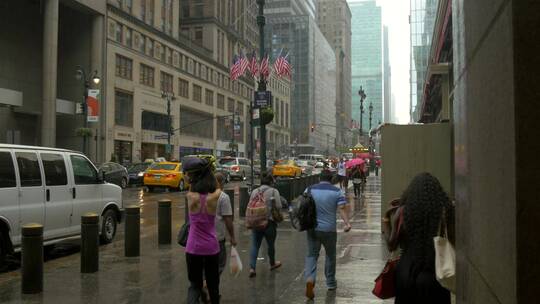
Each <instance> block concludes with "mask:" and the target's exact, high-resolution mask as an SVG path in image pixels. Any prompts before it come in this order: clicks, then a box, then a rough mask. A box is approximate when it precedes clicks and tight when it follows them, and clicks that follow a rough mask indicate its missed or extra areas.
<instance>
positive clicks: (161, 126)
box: [141, 111, 169, 132]
mask: <svg viewBox="0 0 540 304" xmlns="http://www.w3.org/2000/svg"><path fill="white" fill-rule="evenodd" d="M141 127H142V129H143V130H150V131H158V132H167V131H168V127H169V121H168V117H167V115H165V114H158V113H153V112H148V111H142V119H141Z"/></svg>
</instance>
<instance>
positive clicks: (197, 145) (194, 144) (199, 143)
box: [193, 141, 204, 147]
mask: <svg viewBox="0 0 540 304" xmlns="http://www.w3.org/2000/svg"><path fill="white" fill-rule="evenodd" d="M193 146H195V147H202V146H204V144H203V143H202V142H197V141H194V142H193Z"/></svg>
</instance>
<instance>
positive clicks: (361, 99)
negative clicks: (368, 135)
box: [358, 86, 367, 142]
mask: <svg viewBox="0 0 540 304" xmlns="http://www.w3.org/2000/svg"><path fill="white" fill-rule="evenodd" d="M358 95H360V135H359V136H358V142H360V141H361V140H362V133H363V132H364V131H363V130H362V129H363V127H364V126H363V121H362V118H363V116H364V100H365V99H366V97H367V96H366V93H365V92H364V89H363V88H362V86H360V90H359V91H358Z"/></svg>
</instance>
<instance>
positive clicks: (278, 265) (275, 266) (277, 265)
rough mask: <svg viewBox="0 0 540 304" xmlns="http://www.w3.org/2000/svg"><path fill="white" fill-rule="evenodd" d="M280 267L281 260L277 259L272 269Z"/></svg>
mask: <svg viewBox="0 0 540 304" xmlns="http://www.w3.org/2000/svg"><path fill="white" fill-rule="evenodd" d="M279 267H281V262H280V261H277V262H275V263H274V265H272V266H270V270H275V269H278V268H279Z"/></svg>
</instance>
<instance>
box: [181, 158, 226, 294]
mask: <svg viewBox="0 0 540 304" xmlns="http://www.w3.org/2000/svg"><path fill="white" fill-rule="evenodd" d="M211 168H212V163H211V161H209V160H207V159H202V158H189V159H187V160H186V161H184V163H183V170H184V173H185V174H186V176H187V178H188V180H189V183H190V185H191V187H190V189H189V192H188V193H187V198H188V210H189V220H190V223H191V225H190V228H189V236H188V240H187V245H186V264H187V271H188V279H189V281H190V286H189V289H188V295H187V303H188V304H196V303H197V304H198V303H199V300H200V299H201V297H202V294H203V293H202V290H203V273H204V277H205V278H206V283H207V286H208V293H209V295H210V302H211V303H212V304H214V303H219V300H220V299H219V252H220V246H219V242H218V239H217V236H216V228H215V221H216V219H215V218H216V211H217V207H218V200H219V198H220V196H221V190H220V189H219V188H218V186H217V181H216V178H215V176H214V174H213V172H212V169H211Z"/></svg>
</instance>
